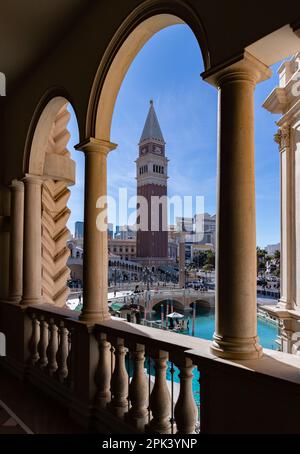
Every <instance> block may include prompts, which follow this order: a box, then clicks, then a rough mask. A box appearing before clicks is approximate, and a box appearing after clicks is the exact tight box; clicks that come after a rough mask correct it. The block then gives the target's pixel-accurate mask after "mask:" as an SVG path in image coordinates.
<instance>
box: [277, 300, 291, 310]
mask: <svg viewBox="0 0 300 454" xmlns="http://www.w3.org/2000/svg"><path fill="white" fill-rule="evenodd" d="M278 303H279V304H281V305H282V306H283V307H284V308H285V309H286V310H287V311H291V310H293V309H294V307H293V303H292V301H291V300H287V299H286V298H279V300H278Z"/></svg>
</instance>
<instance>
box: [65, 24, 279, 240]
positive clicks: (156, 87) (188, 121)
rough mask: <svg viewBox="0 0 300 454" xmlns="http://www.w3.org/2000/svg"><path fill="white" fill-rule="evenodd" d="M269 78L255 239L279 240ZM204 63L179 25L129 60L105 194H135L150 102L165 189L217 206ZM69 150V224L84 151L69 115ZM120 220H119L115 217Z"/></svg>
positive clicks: (213, 125)
mask: <svg viewBox="0 0 300 454" xmlns="http://www.w3.org/2000/svg"><path fill="white" fill-rule="evenodd" d="M278 67H279V63H278V64H277V65H275V66H274V67H273V68H272V69H273V77H272V78H271V79H269V80H268V81H266V82H263V83H261V84H259V85H258V86H257V89H256V93H255V145H256V199H257V244H258V245H260V246H266V245H267V244H272V243H277V242H278V241H279V239H280V229H279V227H280V217H279V216H280V211H279V209H280V207H279V203H280V200H279V188H280V181H279V153H278V148H277V145H276V143H275V142H274V140H273V136H274V134H275V132H276V125H275V121H276V119H277V117H276V116H274V115H271V114H270V113H269V112H267V111H266V110H264V109H263V108H262V107H261V105H262V103H263V101H264V99H265V98H266V97H267V96H268V94H269V93H270V91H271V90H272V89H273V88H274V86H276V85H277V84H278V76H277V72H276V69H277V68H278ZM202 71H203V62H202V57H201V54H200V50H199V46H198V43H197V41H196V39H195V37H194V35H193V33H192V31H191V30H190V29H189V28H188V27H187V26H185V25H175V26H172V27H169V28H167V29H165V30H162V31H160V32H159V33H157V34H156V35H155V36H154V37H152V39H151V40H150V41H148V43H147V44H146V45H145V46H144V48H143V49H142V50H141V51H140V53H139V54H138V55H137V57H136V58H135V60H134V62H133V63H132V65H131V67H130V68H129V70H128V73H127V75H126V77H125V79H124V81H123V84H122V86H121V89H120V92H119V95H118V98H117V102H116V105H115V111H114V117H113V123H112V130H111V141H112V142H115V143H117V144H118V148H117V149H116V150H114V151H112V152H111V153H110V155H109V157H108V194H109V195H111V196H113V197H117V195H118V189H119V187H127V189H128V194H129V196H134V195H135V193H136V180H135V163H134V160H135V159H136V157H137V154H138V146H137V144H138V141H139V138H140V135H141V132H142V129H143V126H144V122H145V119H146V115H147V113H148V108H149V100H150V99H153V100H154V107H155V110H156V113H157V116H158V119H159V122H160V126H161V129H162V132H163V135H164V138H165V141H166V142H167V144H166V154H167V156H168V158H169V159H170V162H169V182H168V194H169V195H170V196H172V195H182V196H183V195H190V196H194V197H195V196H197V195H198V196H199V195H200V196H204V205H205V206H204V208H205V211H207V212H209V213H211V214H213V213H215V207H216V156H217V92H216V90H215V88H213V87H211V86H210V85H208V84H207V83H206V82H203V81H202V79H201V77H200V73H201V72H202ZM69 130H70V132H71V140H70V143H69V149H70V151H71V153H72V158H73V159H75V160H76V165H77V180H76V181H77V183H76V185H75V186H73V187H72V189H71V197H70V202H69V206H70V209H71V212H72V214H71V218H70V223H69V226H70V229H71V231H72V232H73V231H74V222H75V221H77V220H82V219H83V180H84V176H83V175H84V158H83V154H82V153H80V152H77V151H74V150H73V145H74V144H76V143H77V142H78V132H77V125H76V119H75V116H74V113H73V112H72V116H71V121H70V123H69ZM121 223H122V222H121Z"/></svg>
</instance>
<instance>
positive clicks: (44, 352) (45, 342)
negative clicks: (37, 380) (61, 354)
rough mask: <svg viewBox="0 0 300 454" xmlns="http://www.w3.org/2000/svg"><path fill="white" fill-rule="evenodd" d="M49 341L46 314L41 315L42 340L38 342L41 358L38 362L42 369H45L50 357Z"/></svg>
mask: <svg viewBox="0 0 300 454" xmlns="http://www.w3.org/2000/svg"><path fill="white" fill-rule="evenodd" d="M48 342H49V331H48V323H47V322H46V320H45V317H44V315H41V318H40V341H39V343H38V352H39V357H40V359H39V360H38V362H37V364H38V366H39V368H40V369H44V368H45V367H46V366H47V364H48V358H47V347H48Z"/></svg>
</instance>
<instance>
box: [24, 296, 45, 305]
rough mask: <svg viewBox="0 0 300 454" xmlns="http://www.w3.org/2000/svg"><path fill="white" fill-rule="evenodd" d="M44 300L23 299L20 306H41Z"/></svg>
mask: <svg viewBox="0 0 300 454" xmlns="http://www.w3.org/2000/svg"><path fill="white" fill-rule="evenodd" d="M41 303H42V300H41V298H23V299H22V300H21V301H20V304H21V305H22V306H31V305H32V304H41Z"/></svg>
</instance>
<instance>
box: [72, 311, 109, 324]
mask: <svg viewBox="0 0 300 454" xmlns="http://www.w3.org/2000/svg"><path fill="white" fill-rule="evenodd" d="M110 318H111V317H110V314H109V312H98V311H82V312H81V314H80V315H79V320H80V321H82V322H87V323H97V322H104V321H105V320H110Z"/></svg>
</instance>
